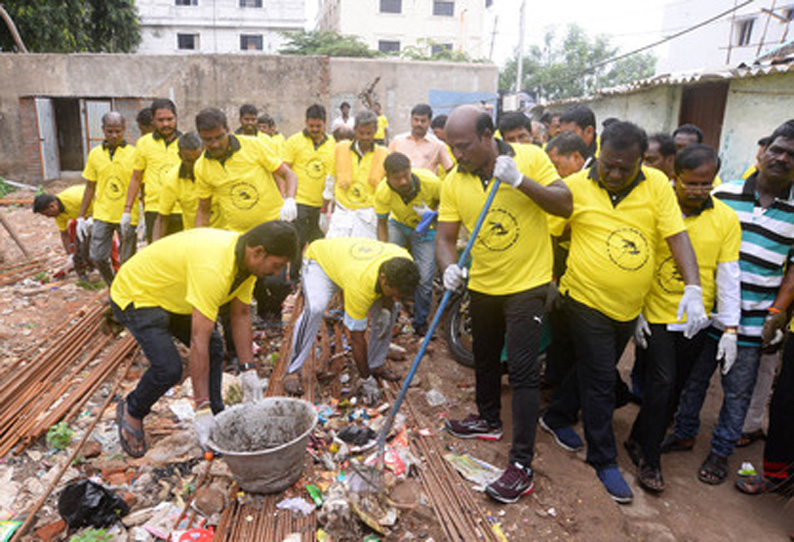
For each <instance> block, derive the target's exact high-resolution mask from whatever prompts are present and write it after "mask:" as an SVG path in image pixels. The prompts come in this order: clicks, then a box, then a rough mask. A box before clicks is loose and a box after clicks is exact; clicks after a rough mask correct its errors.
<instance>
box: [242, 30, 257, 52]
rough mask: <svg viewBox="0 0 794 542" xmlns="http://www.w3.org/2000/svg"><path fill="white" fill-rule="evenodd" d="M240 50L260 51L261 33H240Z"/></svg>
mask: <svg viewBox="0 0 794 542" xmlns="http://www.w3.org/2000/svg"><path fill="white" fill-rule="evenodd" d="M240 50H241V51H261V50H262V34H241V35H240Z"/></svg>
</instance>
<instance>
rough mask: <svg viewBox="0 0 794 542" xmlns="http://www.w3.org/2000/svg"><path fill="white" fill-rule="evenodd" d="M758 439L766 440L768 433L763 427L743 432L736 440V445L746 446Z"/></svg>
mask: <svg viewBox="0 0 794 542" xmlns="http://www.w3.org/2000/svg"><path fill="white" fill-rule="evenodd" d="M757 440H766V435H765V434H764V431H763V430H762V429H756V430H755V431H751V432H750V433H742V436H741V437H739V440H737V441H736V447H737V448H744V447H746V446H749V445H751V444H752V443H753V442H755V441H757Z"/></svg>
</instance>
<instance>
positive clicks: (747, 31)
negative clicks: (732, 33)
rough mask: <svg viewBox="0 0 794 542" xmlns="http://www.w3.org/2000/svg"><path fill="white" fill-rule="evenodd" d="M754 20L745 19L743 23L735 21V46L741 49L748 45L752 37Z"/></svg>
mask: <svg viewBox="0 0 794 542" xmlns="http://www.w3.org/2000/svg"><path fill="white" fill-rule="evenodd" d="M754 23H755V19H754V18H753V19H745V20H743V21H736V40H735V45H736V46H738V47H742V46H744V45H750V40H751V39H752V37H753V24H754Z"/></svg>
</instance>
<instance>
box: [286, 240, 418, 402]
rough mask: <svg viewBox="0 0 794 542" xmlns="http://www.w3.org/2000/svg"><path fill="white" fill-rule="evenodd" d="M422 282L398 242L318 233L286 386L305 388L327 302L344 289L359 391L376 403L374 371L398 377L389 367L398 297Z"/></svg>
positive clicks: (309, 255)
mask: <svg viewBox="0 0 794 542" xmlns="http://www.w3.org/2000/svg"><path fill="white" fill-rule="evenodd" d="M418 282H419V270H418V269H417V267H416V264H415V263H414V261H413V260H412V259H411V255H410V254H408V252H407V251H406V250H405V249H404V248H402V247H398V246H397V245H391V244H388V243H381V242H380V241H375V240H373V239H364V238H357V237H346V238H336V239H320V240H317V241H315V242H314V243H312V244H311V245H309V248H308V249H307V250H306V259H305V261H304V263H303V273H302V277H301V284H302V286H303V297H304V308H303V312H301V315H300V316H299V317H298V321H297V322H296V323H295V330H294V332H293V334H292V349H291V351H290V358H289V368H288V369H287V376H286V377H285V378H284V388H285V389H286V390H287V392H288V393H290V394H293V395H302V394H303V384H302V382H301V368H302V367H303V364H304V362H305V361H306V358H307V357H308V356H309V354H310V352H311V350H312V349H313V348H314V342H315V339H316V338H317V332H318V331H319V329H320V325H321V324H322V321H323V313H324V312H325V308H326V307H327V306H328V303H329V302H330V301H331V297H333V295H334V294H335V293H336V292H339V291H341V292H342V296H343V299H344V304H345V316H344V325H345V327H346V328H347V329H348V330H349V331H350V346H351V347H352V349H353V361H355V363H356V367H357V368H358V373H359V377H360V378H361V382H360V387H359V392H360V393H361V395H362V396H363V398H364V401H365V402H366V403H367V404H370V405H371V404H374V403H377V402H378V401H379V400H380V391H379V389H378V384H377V382H376V381H375V377H378V378H384V379H387V380H399V376H397V375H396V374H395V373H393V372H392V371H390V370H389V369H388V368H387V367H386V365H385V363H386V354H388V352H389V343H390V342H391V330H392V329H393V328H394V324H395V322H396V321H397V316H398V313H399V312H400V311H399V303H398V302H399V300H400V299H401V298H404V297H408V296H410V295H412V294H413V293H414V291H415V290H416V285H417V283H418ZM369 319H371V320H372V327H371V329H370V334H369V347H367V339H366V332H367V324H368V320H369Z"/></svg>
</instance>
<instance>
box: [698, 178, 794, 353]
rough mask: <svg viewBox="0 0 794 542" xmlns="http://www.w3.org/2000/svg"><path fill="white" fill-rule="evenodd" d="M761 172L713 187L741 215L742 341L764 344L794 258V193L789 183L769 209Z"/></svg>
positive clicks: (740, 330) (740, 329)
mask: <svg viewBox="0 0 794 542" xmlns="http://www.w3.org/2000/svg"><path fill="white" fill-rule="evenodd" d="M757 177H758V174H757V173H755V174H753V175H751V176H750V177H749V178H748V179H747V180H746V181H733V182H730V183H726V184H723V185H720V186H719V187H717V188H716V189H714V192H713V195H714V196H716V197H717V198H719V199H720V200H722V201H724V202H725V203H726V204H727V205H728V206H730V207H731V208H732V209H733V210H734V211H736V214H737V215H738V216H739V222H741V225H742V246H741V249H740V252H739V267H740V269H741V283H742V294H741V295H742V317H741V321H740V323H739V344H741V345H743V346H757V345H760V344H761V329H762V328H763V326H764V320H765V319H766V316H767V314H768V310H767V309H769V307H770V306H772V303H773V302H774V301H775V296H776V295H777V291H778V289H779V288H780V284H781V283H782V282H783V274H784V270H785V266H786V262H787V261H792V262H794V257H792V245H794V193H793V192H792V187H791V186H789V187H787V188H786V189H785V190H783V192H782V193H781V194H779V195H778V197H776V198H775V201H774V202H773V203H772V204H771V205H770V206H769V207H767V208H766V209H764V208H763V207H761V204H760V202H759V201H758V194H757V192H756V189H755V183H756V179H757Z"/></svg>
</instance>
